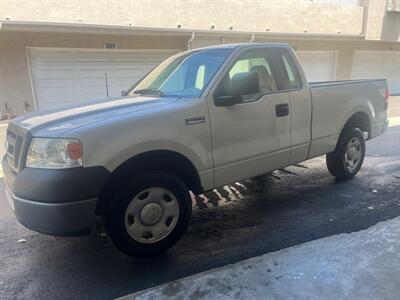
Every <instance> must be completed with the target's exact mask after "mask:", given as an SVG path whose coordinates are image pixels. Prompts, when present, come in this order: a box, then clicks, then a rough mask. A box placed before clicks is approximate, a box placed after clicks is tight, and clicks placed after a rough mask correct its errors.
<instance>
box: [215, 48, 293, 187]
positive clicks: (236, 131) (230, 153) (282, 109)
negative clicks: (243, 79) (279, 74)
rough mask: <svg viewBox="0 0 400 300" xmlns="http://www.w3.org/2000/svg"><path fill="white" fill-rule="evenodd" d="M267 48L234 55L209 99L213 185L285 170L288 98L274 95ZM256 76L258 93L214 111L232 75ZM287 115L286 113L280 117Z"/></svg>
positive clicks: (288, 139)
mask: <svg viewBox="0 0 400 300" xmlns="http://www.w3.org/2000/svg"><path fill="white" fill-rule="evenodd" d="M267 51H268V50H267V48H258V49H252V50H246V51H244V52H242V53H241V54H239V55H238V56H237V57H236V59H235V60H234V61H233V63H232V64H231V67H230V68H229V71H228V72H227V73H226V74H225V76H222V78H221V80H220V81H219V82H218V83H217V84H216V88H215V90H214V91H213V92H212V93H210V96H209V99H208V100H209V108H210V120H211V134H212V150H213V158H214V168H215V171H214V180H215V186H221V185H225V184H229V183H232V182H236V181H238V180H242V179H245V178H249V177H252V176H256V175H260V174H263V173H266V172H268V171H271V170H274V169H277V168H280V167H283V166H286V165H288V164H289V159H290V146H291V141H290V118H289V95H288V93H287V92H279V90H278V83H277V79H276V72H275V71H274V68H273V64H272V62H271V59H270V57H269V56H268V52H267ZM243 72H257V74H258V78H259V86H260V92H259V93H256V94H252V95H243V101H242V102H241V103H239V104H236V105H231V106H222V107H217V106H216V105H215V99H214V98H215V97H217V96H218V95H219V94H221V93H222V94H224V93H225V94H229V90H230V81H231V79H232V77H233V76H234V75H235V74H237V73H243ZM286 112H287V113H286Z"/></svg>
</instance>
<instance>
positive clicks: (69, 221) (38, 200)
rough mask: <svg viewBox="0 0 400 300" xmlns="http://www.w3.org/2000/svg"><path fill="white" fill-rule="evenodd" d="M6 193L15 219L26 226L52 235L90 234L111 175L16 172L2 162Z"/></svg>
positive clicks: (92, 171)
mask: <svg viewBox="0 0 400 300" xmlns="http://www.w3.org/2000/svg"><path fill="white" fill-rule="evenodd" d="M2 167H3V172H4V191H5V194H6V197H7V199H8V202H9V203H10V205H11V208H12V209H13V210H14V213H15V216H16V217H17V219H18V220H19V221H20V222H21V224H22V225H24V226H25V227H27V228H29V229H32V230H35V231H38V232H41V233H46V234H50V235H59V236H78V235H84V234H87V233H89V232H90V230H91V227H92V224H93V219H94V215H95V210H96V206H97V200H98V195H99V194H100V190H101V188H102V186H103V184H104V182H105V181H106V179H107V177H108V175H109V172H108V171H107V170H106V169H105V168H102V167H92V168H75V169H66V170H44V169H33V168H24V169H23V170H21V171H20V172H19V173H15V172H14V171H13V170H12V169H11V168H10V166H9V165H8V162H7V160H6V159H3V161H2Z"/></svg>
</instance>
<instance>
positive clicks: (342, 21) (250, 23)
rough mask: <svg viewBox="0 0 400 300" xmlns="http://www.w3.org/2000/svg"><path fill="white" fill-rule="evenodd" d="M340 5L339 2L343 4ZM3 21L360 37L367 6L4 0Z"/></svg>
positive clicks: (220, 0) (234, 0) (274, 0)
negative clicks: (338, 33)
mask: <svg viewBox="0 0 400 300" xmlns="http://www.w3.org/2000/svg"><path fill="white" fill-rule="evenodd" d="M338 2H340V1H338ZM0 3H2V4H1V5H2V12H1V14H2V15H0V19H5V18H8V19H10V20H17V21H18V20H19V21H44V22H66V23H77V22H82V23H85V24H107V25H129V24H131V25H133V26H149V27H168V28H176V27H177V25H178V24H181V25H182V28H191V29H209V28H210V26H211V25H212V24H214V25H215V29H216V30H229V28H230V27H231V26H233V29H234V30H241V31H260V32H265V31H266V30H267V29H268V30H270V31H273V32H304V31H308V32H310V33H337V32H341V33H343V34H360V33H361V31H362V22H363V11H364V8H363V7H353V6H347V5H342V6H340V5H326V4H320V3H319V4H318V3H307V2H306V1H303V0H284V1H283V0H257V1H254V0H141V1H140V0H136V1H135V0H131V1H129V0H119V1H117V0H114V1H109V0H85V1H82V0H68V1H66V0H1V1H0Z"/></svg>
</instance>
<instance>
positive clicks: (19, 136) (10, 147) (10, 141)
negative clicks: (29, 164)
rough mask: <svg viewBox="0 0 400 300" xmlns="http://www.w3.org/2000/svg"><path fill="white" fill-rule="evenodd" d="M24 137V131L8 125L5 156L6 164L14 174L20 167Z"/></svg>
mask: <svg viewBox="0 0 400 300" xmlns="http://www.w3.org/2000/svg"><path fill="white" fill-rule="evenodd" d="M24 136H25V130H23V129H22V128H18V127H16V126H15V125H14V126H13V125H11V124H10V126H9V127H8V130H7V136H6V151H7V152H6V156H7V161H8V164H9V165H10V167H11V168H12V169H13V170H14V171H15V172H17V171H18V170H19V169H20V167H21V163H22V159H21V158H22V157H21V155H22V153H23V145H24Z"/></svg>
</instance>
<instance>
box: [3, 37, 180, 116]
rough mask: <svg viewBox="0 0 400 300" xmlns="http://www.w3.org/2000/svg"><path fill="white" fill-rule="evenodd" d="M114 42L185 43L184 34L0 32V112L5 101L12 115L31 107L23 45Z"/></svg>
mask: <svg viewBox="0 0 400 300" xmlns="http://www.w3.org/2000/svg"><path fill="white" fill-rule="evenodd" d="M109 42H115V43H117V44H118V48H119V49H174V50H175V49H176V50H184V49H186V46H187V41H186V38H184V37H172V36H170V37H159V36H151V37H149V36H116V35H113V36H109V35H85V34H60V33H34V32H0V113H1V115H2V116H4V114H5V113H6V111H5V103H7V104H8V105H9V106H10V107H11V109H12V113H13V114H14V115H19V114H21V113H23V112H24V111H25V110H26V104H27V106H29V107H28V110H29V111H31V110H33V109H34V103H33V96H32V88H31V82H30V75H29V69H28V61H27V54H26V47H57V48H97V49H102V48H103V47H104V43H109Z"/></svg>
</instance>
